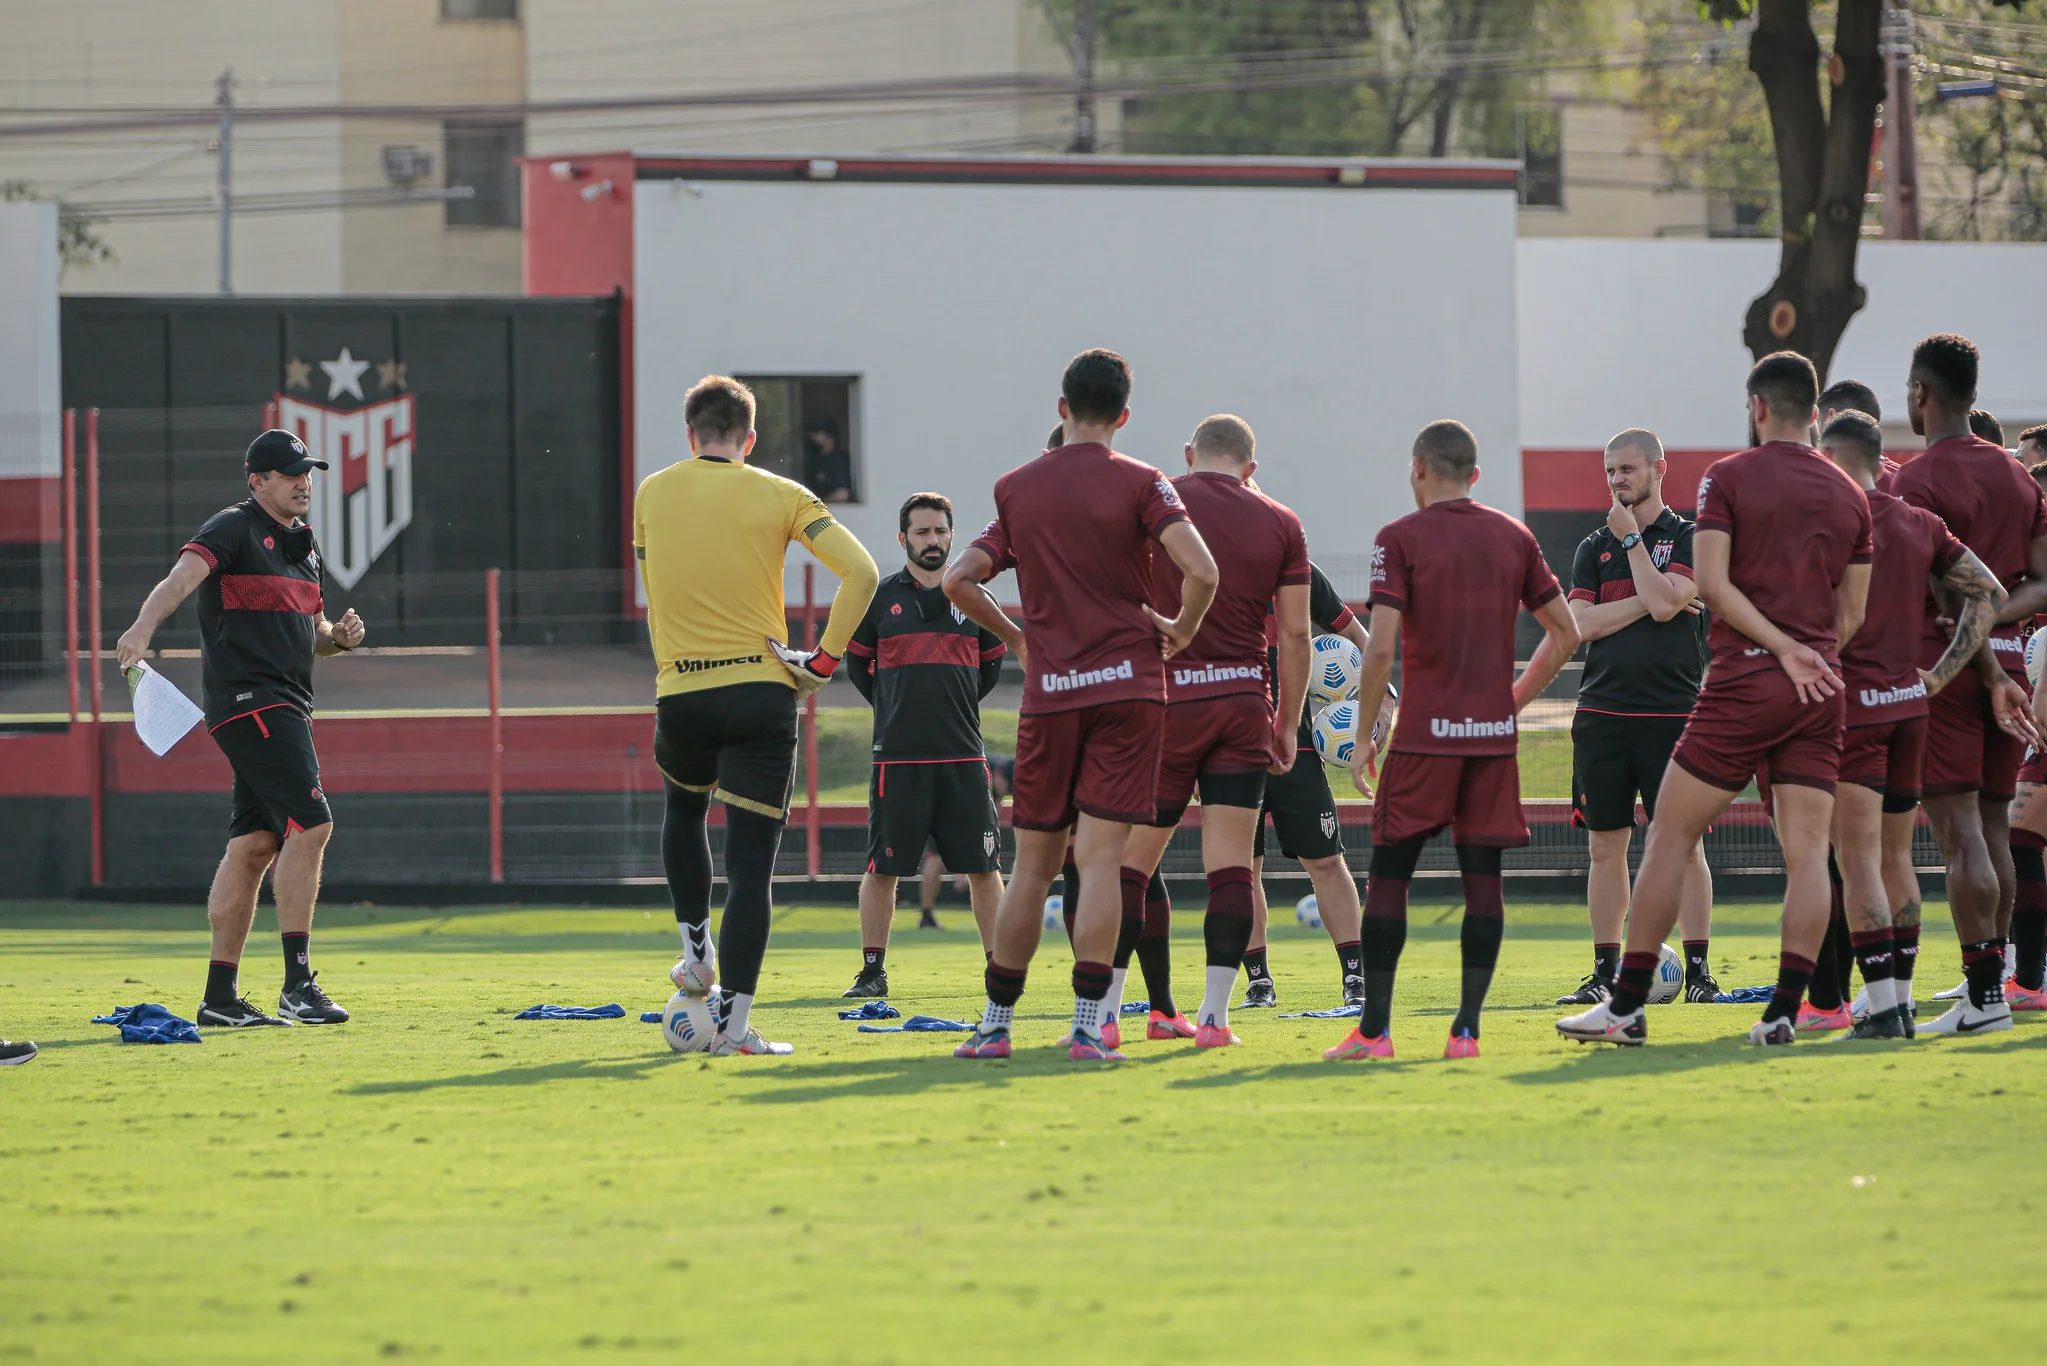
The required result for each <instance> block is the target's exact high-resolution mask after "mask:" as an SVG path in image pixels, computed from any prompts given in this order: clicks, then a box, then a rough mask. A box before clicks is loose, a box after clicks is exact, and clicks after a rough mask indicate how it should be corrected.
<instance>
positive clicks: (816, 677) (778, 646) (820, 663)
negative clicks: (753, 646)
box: [763, 636, 839, 697]
mask: <svg viewBox="0 0 2047 1366" xmlns="http://www.w3.org/2000/svg"><path fill="white" fill-rule="evenodd" d="M763 639H765V640H766V641H767V644H768V649H770V650H772V651H774V655H775V658H776V659H779V660H781V661H782V667H783V668H785V669H787V670H788V671H789V680H790V681H791V682H792V683H794V684H795V685H796V695H797V696H798V697H808V696H810V695H811V694H812V693H814V692H816V691H817V690H818V689H819V688H822V687H823V686H824V685H825V684H827V683H829V682H831V681H832V671H833V670H834V669H837V668H838V667H839V661H838V660H837V659H836V658H834V657H833V656H831V655H828V654H826V653H825V652H824V651H823V650H811V651H809V652H808V653H805V652H804V651H802V650H792V649H790V648H789V647H788V646H787V645H784V644H783V643H782V642H781V641H779V640H776V639H775V638H774V637H773V636H766V637H763Z"/></svg>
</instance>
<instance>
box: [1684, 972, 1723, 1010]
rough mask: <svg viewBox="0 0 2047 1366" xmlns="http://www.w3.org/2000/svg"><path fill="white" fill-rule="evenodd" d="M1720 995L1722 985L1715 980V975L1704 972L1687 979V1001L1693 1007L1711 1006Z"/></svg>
mask: <svg viewBox="0 0 2047 1366" xmlns="http://www.w3.org/2000/svg"><path fill="white" fill-rule="evenodd" d="M1719 995H1720V984H1719V983H1718V982H1716V981H1714V980H1713V974H1712V973H1710V972H1702V973H1700V974H1699V975H1698V976H1697V977H1687V978H1685V999H1686V1000H1687V1001H1690V1002H1691V1003H1692V1004H1693V1005H1700V1004H1704V1005H1711V1004H1713V1000H1714V998H1715V997H1717V996H1719Z"/></svg>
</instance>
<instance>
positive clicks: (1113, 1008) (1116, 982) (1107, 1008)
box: [1102, 968, 1130, 1024]
mask: <svg viewBox="0 0 2047 1366" xmlns="http://www.w3.org/2000/svg"><path fill="white" fill-rule="evenodd" d="M1129 976H1130V969H1129V968H1110V969H1109V994H1108V995H1107V996H1104V997H1103V998H1102V1023H1103V1024H1107V1023H1108V1022H1109V1021H1111V1020H1114V1019H1117V1018H1119V1017H1121V1015H1122V1014H1123V982H1124V980H1125V979H1126V978H1128V977H1129Z"/></svg>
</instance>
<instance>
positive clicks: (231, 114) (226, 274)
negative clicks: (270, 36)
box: [214, 67, 235, 294]
mask: <svg viewBox="0 0 2047 1366" xmlns="http://www.w3.org/2000/svg"><path fill="white" fill-rule="evenodd" d="M214 88H215V89H216V90H217V91H219V96H218V98H217V100H216V101H215V102H216V103H218V104H219V105H220V190H219V194H220V292H221V293H222V294H232V293H234V292H235V285H234V257H233V251H232V247H233V242H234V220H235V182H234V174H233V166H232V154H233V149H234V136H235V73H234V68H233V67H229V68H228V69H227V70H226V71H223V72H221V73H220V79H219V80H218V81H216V82H214Z"/></svg>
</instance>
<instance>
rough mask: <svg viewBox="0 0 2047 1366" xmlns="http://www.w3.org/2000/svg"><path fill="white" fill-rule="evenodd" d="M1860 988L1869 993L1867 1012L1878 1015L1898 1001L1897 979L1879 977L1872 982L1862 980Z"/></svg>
mask: <svg viewBox="0 0 2047 1366" xmlns="http://www.w3.org/2000/svg"><path fill="white" fill-rule="evenodd" d="M1862 989H1863V990H1864V991H1866V992H1868V993H1869V1013H1870V1014H1872V1015H1879V1014H1881V1013H1883V1012H1884V1011H1886V1010H1889V1009H1890V1008H1891V1007H1893V1006H1895V1005H1896V1004H1897V1003H1898V979H1897V978H1895V977H1879V978H1877V979H1876V980H1875V981H1874V982H1864V983H1863V984H1862Z"/></svg>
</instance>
